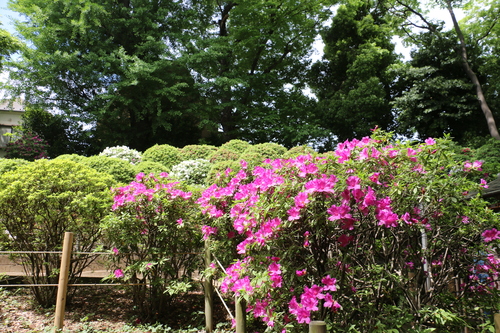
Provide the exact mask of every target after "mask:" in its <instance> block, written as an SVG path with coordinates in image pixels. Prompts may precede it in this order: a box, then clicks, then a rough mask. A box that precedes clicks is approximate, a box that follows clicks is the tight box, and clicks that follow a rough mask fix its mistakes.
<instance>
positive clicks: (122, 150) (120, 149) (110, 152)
mask: <svg viewBox="0 0 500 333" xmlns="http://www.w3.org/2000/svg"><path fill="white" fill-rule="evenodd" d="M99 155H103V156H107V157H114V158H119V159H122V160H125V161H127V162H129V163H131V164H138V163H140V162H141V160H142V154H141V153H140V152H139V151H137V150H135V149H132V148H129V147H127V146H114V147H106V149H104V150H103V151H102V152H101V153H100V154H99Z"/></svg>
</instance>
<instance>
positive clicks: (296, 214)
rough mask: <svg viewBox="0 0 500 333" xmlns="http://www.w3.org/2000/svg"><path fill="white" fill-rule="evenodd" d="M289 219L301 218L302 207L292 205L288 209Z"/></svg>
mask: <svg viewBox="0 0 500 333" xmlns="http://www.w3.org/2000/svg"><path fill="white" fill-rule="evenodd" d="M287 214H288V221H293V220H298V219H300V208H298V207H292V208H290V209H289V210H288V211H287Z"/></svg>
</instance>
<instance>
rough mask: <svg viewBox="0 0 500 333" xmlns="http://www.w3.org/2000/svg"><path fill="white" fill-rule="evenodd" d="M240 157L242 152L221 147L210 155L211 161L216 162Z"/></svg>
mask: <svg viewBox="0 0 500 333" xmlns="http://www.w3.org/2000/svg"><path fill="white" fill-rule="evenodd" d="M239 157H240V153H238V152H235V151H233V150H229V149H227V148H222V147H221V148H219V149H217V151H216V152H215V153H213V154H212V156H211V157H210V163H212V164H215V163H218V162H224V161H237V160H238V158H239Z"/></svg>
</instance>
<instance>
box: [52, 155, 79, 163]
mask: <svg viewBox="0 0 500 333" xmlns="http://www.w3.org/2000/svg"><path fill="white" fill-rule="evenodd" d="M54 159H55V160H66V161H73V162H77V163H83V161H85V160H86V159H87V157H86V156H82V155H78V154H63V155H59V156H57V157H56V158H54Z"/></svg>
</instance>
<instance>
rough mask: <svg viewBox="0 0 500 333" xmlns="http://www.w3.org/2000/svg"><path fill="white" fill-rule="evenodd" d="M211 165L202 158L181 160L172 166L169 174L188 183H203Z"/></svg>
mask: <svg viewBox="0 0 500 333" xmlns="http://www.w3.org/2000/svg"><path fill="white" fill-rule="evenodd" d="M211 166H212V165H211V164H210V162H209V161H207V160H204V159H197V160H188V161H182V162H181V163H179V164H177V165H174V166H173V167H172V172H171V173H170V176H171V177H172V178H175V179H178V180H181V181H184V182H186V184H189V185H204V184H205V180H206V179H207V175H208V171H209V170H210V168H211Z"/></svg>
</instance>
